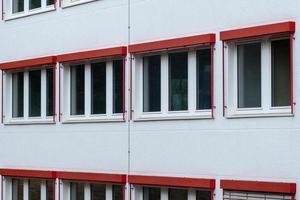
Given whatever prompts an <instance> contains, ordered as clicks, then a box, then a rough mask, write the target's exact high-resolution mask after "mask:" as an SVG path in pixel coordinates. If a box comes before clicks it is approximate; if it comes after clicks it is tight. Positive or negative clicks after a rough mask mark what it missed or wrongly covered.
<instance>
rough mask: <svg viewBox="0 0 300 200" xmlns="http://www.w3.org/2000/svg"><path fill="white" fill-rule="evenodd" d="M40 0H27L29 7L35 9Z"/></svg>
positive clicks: (39, 4)
mask: <svg viewBox="0 0 300 200" xmlns="http://www.w3.org/2000/svg"><path fill="white" fill-rule="evenodd" d="M41 5H42V4H41V0H29V9H30V10H32V9H35V8H40V7H41Z"/></svg>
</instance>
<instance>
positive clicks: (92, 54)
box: [57, 46, 127, 62]
mask: <svg viewBox="0 0 300 200" xmlns="http://www.w3.org/2000/svg"><path fill="white" fill-rule="evenodd" d="M126 53H127V47H123V46H122V47H113V48H108V49H97V50H91V51H82V52H75V53H67V54H62V55H58V56H57V61H58V62H70V61H76V60H84V59H93V58H103V57H112V56H124V55H126Z"/></svg>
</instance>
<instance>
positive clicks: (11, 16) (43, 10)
mask: <svg viewBox="0 0 300 200" xmlns="http://www.w3.org/2000/svg"><path fill="white" fill-rule="evenodd" d="M54 10H56V9H55V7H54V5H51V6H48V7H46V8H38V9H34V10H31V11H29V12H26V13H25V12H21V13H15V14H9V15H7V17H5V18H4V21H10V20H14V19H19V18H24V17H28V16H32V15H37V14H41V13H46V12H50V11H54Z"/></svg>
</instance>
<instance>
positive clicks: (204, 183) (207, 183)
mask: <svg viewBox="0 0 300 200" xmlns="http://www.w3.org/2000/svg"><path fill="white" fill-rule="evenodd" d="M128 182H129V183H131V184H137V185H156V186H169V187H193V188H207V189H214V188H215V186H216V183H215V182H216V181H215V179H201V178H183V177H161V176H138V175H129V176H128Z"/></svg>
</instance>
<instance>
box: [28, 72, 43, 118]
mask: <svg viewBox="0 0 300 200" xmlns="http://www.w3.org/2000/svg"><path fill="white" fill-rule="evenodd" d="M38 116H41V70H35V71H30V72H29V117H38Z"/></svg>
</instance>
